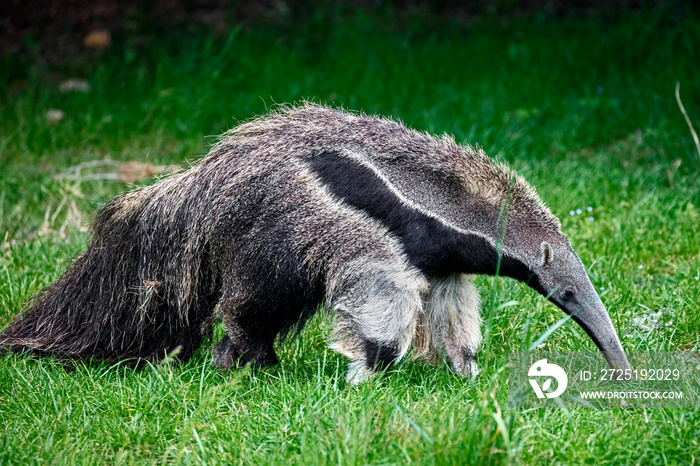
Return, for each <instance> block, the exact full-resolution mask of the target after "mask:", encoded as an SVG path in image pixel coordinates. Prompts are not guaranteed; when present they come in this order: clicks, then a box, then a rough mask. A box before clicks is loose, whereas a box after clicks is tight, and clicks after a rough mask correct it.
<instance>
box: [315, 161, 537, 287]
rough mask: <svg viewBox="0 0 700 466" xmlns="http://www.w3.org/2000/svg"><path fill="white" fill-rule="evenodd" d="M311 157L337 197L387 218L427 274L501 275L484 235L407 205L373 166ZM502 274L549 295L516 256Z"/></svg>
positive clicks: (505, 260)
mask: <svg viewBox="0 0 700 466" xmlns="http://www.w3.org/2000/svg"><path fill="white" fill-rule="evenodd" d="M310 160H311V167H312V169H313V170H314V172H315V173H316V174H317V175H318V176H319V177H320V179H321V181H322V182H323V183H324V185H325V186H326V188H327V189H328V190H329V191H330V192H331V193H332V194H333V195H335V196H336V197H338V198H339V199H341V200H342V201H343V202H345V203H347V204H349V205H351V206H352V207H354V208H356V209H358V210H361V211H363V212H365V213H366V214H367V215H369V216H370V217H372V218H375V219H377V220H379V221H381V222H382V223H383V224H384V225H385V226H386V227H387V228H388V230H389V231H390V232H391V233H392V234H393V235H395V236H396V237H398V238H399V239H400V241H401V243H402V245H403V248H404V252H405V253H406V255H407V257H408V260H409V261H410V263H411V265H413V266H415V267H417V268H418V269H419V270H421V271H422V272H423V273H425V274H426V275H428V276H446V275H449V274H452V273H455V272H462V273H467V274H486V275H495V274H496V271H497V267H498V259H499V254H498V252H497V251H496V248H495V247H494V246H493V245H492V244H491V243H490V242H489V241H487V240H486V239H485V238H483V237H482V236H479V235H477V234H473V233H462V232H460V231H458V230H455V229H453V228H450V227H448V226H446V225H444V224H443V223H441V222H440V221H439V220H437V219H436V218H434V217H432V216H430V215H426V214H425V213H423V212H421V211H419V210H418V209H415V208H412V207H411V206H408V205H406V204H405V203H404V202H402V200H401V199H400V198H399V197H398V196H397V195H396V194H395V193H394V192H392V190H391V189H390V188H389V187H388V186H387V184H386V183H385V182H384V180H382V179H381V178H380V177H379V176H377V174H376V173H375V172H374V171H373V170H372V169H371V168H369V167H367V166H365V165H363V164H361V163H359V162H357V161H355V160H353V159H351V158H349V157H344V156H342V155H340V154H337V153H334V152H323V153H321V154H318V155H316V156H314V157H312V158H311V159H310ZM498 273H499V274H500V275H503V276H507V277H511V278H515V279H517V280H520V281H523V282H527V283H528V285H530V286H531V287H532V288H534V289H535V290H537V291H539V292H540V293H543V294H545V293H544V290H543V289H542V287H541V286H540V284H539V282H538V280H537V277H536V276H534V274H533V273H532V271H531V270H530V269H529V268H528V267H527V265H525V264H524V263H523V262H522V261H520V260H518V259H516V258H514V257H511V256H508V255H505V254H504V255H503V256H502V257H501V264H500V270H499V272H498Z"/></svg>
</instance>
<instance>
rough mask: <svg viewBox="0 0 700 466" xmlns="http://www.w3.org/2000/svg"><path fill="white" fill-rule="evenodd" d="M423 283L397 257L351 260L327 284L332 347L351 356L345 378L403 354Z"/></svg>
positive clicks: (355, 378) (354, 378)
mask: <svg viewBox="0 0 700 466" xmlns="http://www.w3.org/2000/svg"><path fill="white" fill-rule="evenodd" d="M426 289H427V282H426V280H425V279H424V278H423V276H422V275H421V274H420V273H419V272H417V271H416V270H414V269H412V268H410V267H408V266H407V265H406V264H405V263H404V262H403V261H402V260H400V258H396V260H394V261H386V259H385V260H382V261H377V260H375V259H371V258H364V259H358V260H355V261H354V262H353V263H350V264H348V265H347V267H346V268H345V269H344V271H343V273H342V276H340V277H338V278H337V279H336V280H335V281H334V283H333V284H332V286H331V290H330V291H331V293H330V296H329V299H328V302H329V304H330V307H332V308H333V310H334V311H335V320H334V325H333V326H334V333H333V343H332V344H331V347H332V348H333V349H335V350H336V351H338V352H339V353H341V354H343V355H345V356H347V357H348V358H350V360H351V361H350V366H349V369H348V374H347V381H348V382H349V383H353V384H356V383H360V382H362V381H363V380H365V379H367V378H368V377H369V376H370V375H371V374H372V371H373V369H375V368H376V367H378V366H380V367H381V366H387V365H389V364H391V363H393V362H394V361H396V360H398V359H400V358H401V357H403V356H404V355H405V354H406V351H407V350H408V348H409V346H410V344H411V340H412V338H413V333H414V332H415V328H416V321H417V319H418V315H419V314H420V313H421V312H422V300H421V294H422V293H423V292H425V290H426Z"/></svg>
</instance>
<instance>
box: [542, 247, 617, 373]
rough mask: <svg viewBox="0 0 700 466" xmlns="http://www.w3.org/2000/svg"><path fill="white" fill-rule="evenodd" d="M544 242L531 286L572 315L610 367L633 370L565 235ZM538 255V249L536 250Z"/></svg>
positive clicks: (601, 303)
mask: <svg viewBox="0 0 700 466" xmlns="http://www.w3.org/2000/svg"><path fill="white" fill-rule="evenodd" d="M557 236H558V238H555V239H556V241H552V243H551V244H550V243H549V242H547V241H542V242H541V243H540V246H539V255H538V260H537V261H536V262H535V264H533V265H534V266H533V267H532V272H533V273H534V276H533V277H532V280H531V283H530V284H531V286H532V287H533V288H535V289H537V290H538V291H539V292H540V293H542V294H544V295H545V296H547V297H548V298H549V300H550V301H552V302H553V303H554V304H556V305H557V306H558V307H559V308H560V309H561V310H563V311H564V312H566V313H567V314H569V315H570V316H571V318H572V319H573V320H574V321H576V322H577V323H578V324H579V325H580V326H581V327H582V328H583V329H584V330H585V331H586V333H587V334H588V336H590V337H591V339H592V340H593V341H594V342H595V344H596V345H597V346H598V348H599V349H600V350H601V351H602V352H603V355H604V356H605V359H606V360H607V362H608V364H609V365H610V367H612V368H614V369H622V370H625V369H630V364H629V362H628V361H627V356H626V355H625V352H624V351H623V349H622V345H621V344H620V340H619V338H618V336H617V332H616V331H615V327H613V324H612V322H611V320H610V316H609V315H608V312H607V310H606V309H605V306H604V305H603V302H602V301H601V300H600V297H599V296H598V293H597V292H596V291H595V288H594V287H593V284H592V283H591V280H590V279H589V278H588V274H587V273H586V269H585V268H584V266H583V263H582V262H581V259H579V257H578V255H576V253H575V252H574V250H573V249H572V247H571V244H570V243H569V241H568V239H566V237H564V236H563V235H561V236H559V235H557ZM535 254H537V252H536V251H535Z"/></svg>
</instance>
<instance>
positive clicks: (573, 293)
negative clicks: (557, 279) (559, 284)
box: [561, 286, 576, 301]
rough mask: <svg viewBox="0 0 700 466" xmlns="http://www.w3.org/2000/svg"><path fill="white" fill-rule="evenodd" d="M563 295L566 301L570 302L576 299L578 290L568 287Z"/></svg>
mask: <svg viewBox="0 0 700 466" xmlns="http://www.w3.org/2000/svg"><path fill="white" fill-rule="evenodd" d="M561 295H562V296H563V298H564V299H566V300H567V301H570V300H572V299H574V296H576V290H575V289H574V288H573V287H570V286H567V287H566V288H564V290H562V293H561Z"/></svg>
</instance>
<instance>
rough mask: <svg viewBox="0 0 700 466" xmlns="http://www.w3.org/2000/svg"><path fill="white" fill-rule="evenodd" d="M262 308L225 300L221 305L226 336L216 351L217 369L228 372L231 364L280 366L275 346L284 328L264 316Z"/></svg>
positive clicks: (249, 303)
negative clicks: (278, 335)
mask: <svg viewBox="0 0 700 466" xmlns="http://www.w3.org/2000/svg"><path fill="white" fill-rule="evenodd" d="M263 306H264V305H263V304H262V303H256V302H251V301H249V302H247V303H245V304H243V305H236V304H234V302H233V301H232V300H226V299H223V300H222V302H221V303H219V313H220V315H221V316H222V318H223V321H224V327H225V328H226V335H225V336H224V338H222V340H221V341H220V342H219V343H217V345H216V348H215V349H214V364H216V366H217V367H219V368H221V369H228V368H229V367H231V365H232V364H237V363H242V364H245V363H248V362H250V363H253V364H254V365H256V366H259V367H263V366H269V365H272V364H276V363H277V355H276V354H275V350H274V348H273V344H274V342H275V337H276V336H277V334H278V333H279V331H280V329H281V325H278V324H276V322H275V319H270V318H267V317H266V316H265V312H264V311H265V307H263Z"/></svg>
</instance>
